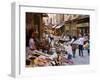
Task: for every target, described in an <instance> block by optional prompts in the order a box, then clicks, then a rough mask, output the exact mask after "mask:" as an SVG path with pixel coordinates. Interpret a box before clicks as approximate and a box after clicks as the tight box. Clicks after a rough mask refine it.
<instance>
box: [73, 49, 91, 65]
mask: <svg viewBox="0 0 100 80" xmlns="http://www.w3.org/2000/svg"><path fill="white" fill-rule="evenodd" d="M83 55H84V56H83V57H81V56H79V50H78V49H77V50H76V57H75V58H73V62H74V65H80V64H89V63H90V56H88V52H87V50H83Z"/></svg>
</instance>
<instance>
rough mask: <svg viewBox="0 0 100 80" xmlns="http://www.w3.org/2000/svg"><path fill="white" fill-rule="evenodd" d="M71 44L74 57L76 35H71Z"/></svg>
mask: <svg viewBox="0 0 100 80" xmlns="http://www.w3.org/2000/svg"><path fill="white" fill-rule="evenodd" d="M71 46H72V51H73V58H75V54H76V49H77V47H78V45H77V38H76V36H73V38H72V40H71Z"/></svg>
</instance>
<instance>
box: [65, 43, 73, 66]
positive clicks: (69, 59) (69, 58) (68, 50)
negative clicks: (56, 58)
mask: <svg viewBox="0 0 100 80" xmlns="http://www.w3.org/2000/svg"><path fill="white" fill-rule="evenodd" d="M64 48H65V54H66V53H67V55H68V56H67V63H68V64H73V60H72V56H73V52H72V47H71V45H70V43H69V42H67V44H64Z"/></svg>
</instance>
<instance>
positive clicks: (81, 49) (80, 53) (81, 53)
mask: <svg viewBox="0 0 100 80" xmlns="http://www.w3.org/2000/svg"><path fill="white" fill-rule="evenodd" d="M84 41H85V39H84V37H83V35H82V34H79V39H78V44H79V56H83V45H84Z"/></svg>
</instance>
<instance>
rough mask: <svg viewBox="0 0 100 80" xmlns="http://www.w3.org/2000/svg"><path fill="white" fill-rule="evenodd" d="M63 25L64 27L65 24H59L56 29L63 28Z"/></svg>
mask: <svg viewBox="0 0 100 80" xmlns="http://www.w3.org/2000/svg"><path fill="white" fill-rule="evenodd" d="M63 25H64V22H62V23H61V24H59V25H58V26H57V27H56V29H58V28H60V27H62V26H63Z"/></svg>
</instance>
